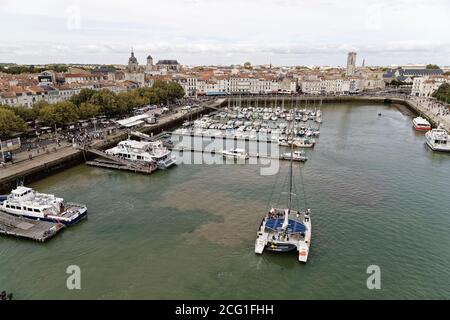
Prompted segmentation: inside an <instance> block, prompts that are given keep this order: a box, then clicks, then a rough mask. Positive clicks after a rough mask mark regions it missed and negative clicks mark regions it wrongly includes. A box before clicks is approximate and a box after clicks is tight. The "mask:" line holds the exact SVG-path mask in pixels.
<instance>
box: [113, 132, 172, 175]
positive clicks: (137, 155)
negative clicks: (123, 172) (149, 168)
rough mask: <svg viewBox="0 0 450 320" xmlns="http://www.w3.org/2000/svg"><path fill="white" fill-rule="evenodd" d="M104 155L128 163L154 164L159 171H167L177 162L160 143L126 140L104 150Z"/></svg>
mask: <svg viewBox="0 0 450 320" xmlns="http://www.w3.org/2000/svg"><path fill="white" fill-rule="evenodd" d="M105 153H107V154H109V155H112V156H115V157H119V158H121V159H124V160H129V161H135V162H144V163H156V164H157V165H158V168H159V169H167V168H169V167H171V166H173V165H176V161H177V159H176V158H175V157H174V156H173V155H172V152H171V151H170V150H169V149H167V148H166V147H164V145H163V143H162V141H154V142H147V141H135V140H130V139H128V140H124V141H121V142H119V143H118V144H117V146H116V147H114V148H111V149H108V150H106V151H105Z"/></svg>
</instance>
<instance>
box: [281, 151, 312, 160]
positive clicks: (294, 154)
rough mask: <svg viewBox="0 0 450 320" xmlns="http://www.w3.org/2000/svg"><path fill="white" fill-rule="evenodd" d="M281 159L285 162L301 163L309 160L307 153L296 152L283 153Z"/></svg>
mask: <svg viewBox="0 0 450 320" xmlns="http://www.w3.org/2000/svg"><path fill="white" fill-rule="evenodd" d="M281 159H283V160H291V159H292V161H300V162H306V161H307V160H308V157H307V156H306V155H305V152H303V151H300V150H296V151H294V152H292V153H291V152H287V153H283V154H282V155H281Z"/></svg>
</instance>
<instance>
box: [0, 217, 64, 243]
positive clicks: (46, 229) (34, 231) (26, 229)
mask: <svg viewBox="0 0 450 320" xmlns="http://www.w3.org/2000/svg"><path fill="white" fill-rule="evenodd" d="M63 228H64V225H62V224H58V223H54V222H47V221H38V220H32V219H27V218H23V217H16V216H13V215H10V214H8V213H6V212H3V211H0V234H5V235H11V236H15V237H20V238H26V239H31V240H35V241H39V242H44V241H46V240H48V239H50V238H52V237H53V236H54V235H56V234H57V233H58V232H59V231H61V230H62V229H63Z"/></svg>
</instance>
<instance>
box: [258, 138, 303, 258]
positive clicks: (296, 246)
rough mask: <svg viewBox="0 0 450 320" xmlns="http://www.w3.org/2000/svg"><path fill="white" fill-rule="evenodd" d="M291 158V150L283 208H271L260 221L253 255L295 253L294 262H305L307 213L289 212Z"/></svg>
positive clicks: (292, 209)
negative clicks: (266, 251)
mask: <svg viewBox="0 0 450 320" xmlns="http://www.w3.org/2000/svg"><path fill="white" fill-rule="evenodd" d="M291 131H292V129H291ZM293 158H294V149H293V146H291V159H290V164H289V196H288V204H287V208H274V207H272V208H271V209H270V210H269V212H268V213H267V214H266V216H265V217H264V218H263V220H262V222H261V225H260V226H259V230H258V232H257V236H256V241H255V253H256V254H263V252H264V250H268V251H277V252H290V251H295V250H296V251H297V252H298V261H300V262H306V261H307V260H308V255H309V247H310V244H311V210H310V209H305V210H299V209H294V208H293V203H292V196H293V193H292V188H293Z"/></svg>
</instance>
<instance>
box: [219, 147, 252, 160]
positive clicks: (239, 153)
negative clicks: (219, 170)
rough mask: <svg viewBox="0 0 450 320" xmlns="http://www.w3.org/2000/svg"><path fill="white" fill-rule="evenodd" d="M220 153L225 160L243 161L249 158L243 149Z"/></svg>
mask: <svg viewBox="0 0 450 320" xmlns="http://www.w3.org/2000/svg"><path fill="white" fill-rule="evenodd" d="M221 153H222V156H223V158H225V159H235V160H245V159H248V158H249V157H248V153H246V152H245V150H244V149H230V150H222V151H221Z"/></svg>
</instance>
